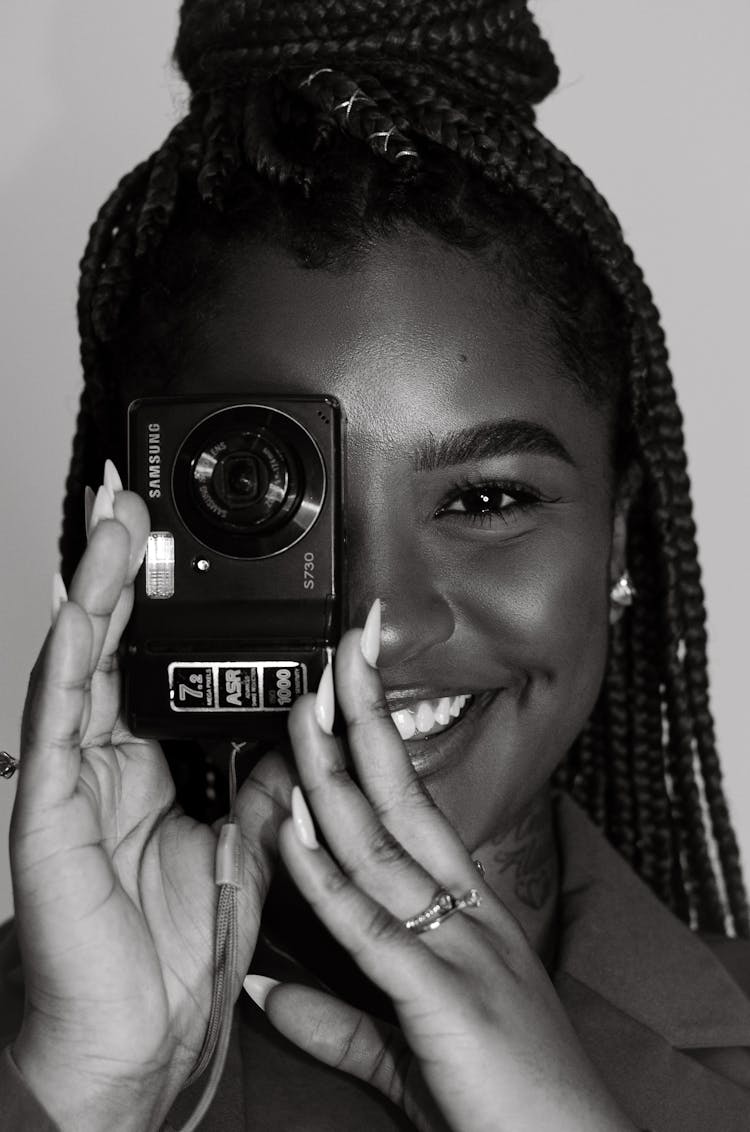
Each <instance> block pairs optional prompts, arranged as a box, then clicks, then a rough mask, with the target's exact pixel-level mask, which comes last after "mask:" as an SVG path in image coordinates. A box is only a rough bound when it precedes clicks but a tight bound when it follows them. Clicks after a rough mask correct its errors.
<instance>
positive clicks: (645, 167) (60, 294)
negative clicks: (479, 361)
mask: <svg viewBox="0 0 750 1132" xmlns="http://www.w3.org/2000/svg"><path fill="white" fill-rule="evenodd" d="M533 8H534V10H535V12H536V14H537V16H538V18H539V20H540V22H541V25H542V28H543V30H544V32H545V34H546V35H547V37H548V38H549V40H550V41H551V44H552V47H553V49H554V51H555V54H556V56H557V59H558V62H559V63H560V66H561V70H562V81H561V84H560V88H559V89H558V91H557V93H556V94H554V95H553V96H552V97H551V98H550V99H549V100H548V102H547V103H546V105H545V106H544V107H543V108H542V110H541V113H540V123H541V126H542V128H543V130H544V131H545V132H546V133H547V134H549V136H551V137H552V138H553V139H554V140H555V141H556V142H557V143H558V145H560V147H561V148H562V149H564V150H566V151H567V152H569V153H570V154H571V156H572V157H573V158H574V160H575V161H576V162H577V163H578V164H579V165H581V166H582V167H583V168H584V169H585V170H586V172H587V173H588V174H589V175H590V176H591V177H592V178H593V180H594V182H595V183H596V185H597V186H598V188H599V189H600V190H601V191H602V192H603V193H604V194H605V196H606V197H607V198H608V199H609V201H610V203H611V205H612V206H613V208H614V210H615V212H616V213H617V215H618V216H619V217H620V220H621V222H622V224H623V226H624V228H625V231H626V234H627V236H628V239H629V241H630V243H631V245H632V246H633V247H634V250H635V252H636V256H637V258H638V259H639V261H640V263H641V265H642V267H643V268H644V271H645V273H646V277H647V279H648V280H649V282H650V285H651V287H652V289H653V291H654V293H655V295H656V297H657V302H658V304H659V306H660V309H661V311H662V314H663V321H664V324H665V327H666V330H667V335H668V340H669V343H670V347H671V354H672V361H673V368H674V371H675V374H676V381H677V387H678V392H679V395H680V398H681V402H682V406H683V410H684V412H685V415H686V431H687V440H688V453H689V456H690V461H691V471H692V476H693V480H694V499H695V504H696V512H697V519H698V525H699V532H700V537H701V547H702V561H703V566H704V572H705V585H706V589H707V594H708V607H709V612H710V622H709V624H710V631H711V657H712V673H713V689H714V691H713V705H714V710H715V714H716V717H717V724H718V736H719V741H720V750H721V751H722V752H723V755H722V757H723V763H724V769H725V777H726V784H727V793H728V797H729V800H730V804H731V806H732V810H733V814H734V819H735V824H736V827H737V829H738V832H739V835H740V840H741V844H742V845H743V847H744V856H745V860H746V861H748V862H750V760H748V758H747V746H748V744H747V738H746V736H747V725H746V721H745V716H746V703H747V701H746V698H745V697H746V695H747V690H746V683H745V681H746V674H747V671H748V665H747V664H746V660H745V644H746V639H747V635H748V628H749V627H750V626H749V620H750V619H749V618H748V606H749V604H750V603H749V601H748V583H747V568H748V558H749V557H750V555H749V554H748V551H749V549H750V540H748V534H747V521H748V520H747V513H746V499H747V490H746V489H747V480H748V472H749V471H750V466H749V465H748V457H747V448H748V442H747V427H748V425H747V422H748V418H749V417H750V393H749V391H748V382H747V373H746V371H747V364H746V352H747V351H746V336H747V329H748V322H749V321H750V319H749V317H748V313H747V302H748V285H747V269H748V263H750V225H749V223H748V219H747V197H748V191H749V190H750V177H749V176H748V173H749V168H748V166H749V162H750V158H749V157H748V153H749V151H748V146H747V135H748V126H749V125H750V122H749V121H748V118H749V115H748V95H749V94H750V91H749V89H748V78H747V74H748V69H747V58H746V56H747V44H748V42H750V5H748V3H747V0H721V3H717V4H715V5H713V6H708V5H706V3H705V0H536V2H535V3H533ZM176 22H177V0H126V2H123V0H118V2H117V3H115V2H114V0H34V3H33V4H30V3H29V2H28V0H3V5H2V16H1V17H0V106H2V107H3V130H2V137H3V143H2V162H1V164H0V217H2V243H1V245H0V264H1V266H0V277H1V278H2V301H1V302H0V312H1V315H0V317H1V318H2V326H1V329H2V347H3V362H2V364H3V369H2V383H3V384H2V390H3V412H2V419H1V420H0V460H2V465H1V472H2V480H1V482H2V492H3V494H2V509H3V510H2V520H3V521H2V531H3V536H4V537H3V544H2V554H0V593H1V594H2V598H1V599H0V643H1V646H2V647H0V748H3V747H4V748H7V749H8V750H11V751H17V750H18V742H19V740H18V729H19V722H20V716H21V709H22V704H23V698H24V693H25V688H26V682H27V677H28V672H29V670H30V668H31V666H32V664H33V661H34V659H35V656H36V654H37V652H38V649H39V645H40V642H41V641H42V639H43V637H44V634H45V632H46V630H47V626H48V621H49V602H50V581H51V577H52V573H53V571H54V570H55V569H56V564H57V558H56V541H57V535H58V528H59V516H60V505H61V498H62V487H63V480H64V475H65V471H66V466H67V460H68V452H69V444H70V438H71V436H72V432H73V427H74V418H75V413H76V404H77V399H78V392H79V368H78V360H77V340H76V330H75V311H74V304H75V287H76V265H77V261H78V259H79V257H80V254H81V252H82V249H83V246H84V242H85V236H86V232H87V229H88V226H89V225H90V223H91V222H92V221H93V219H94V216H95V214H96V211H97V209H98V207H99V206H100V204H101V203H102V202H103V201H104V199H105V198H106V196H107V195H108V194H109V192H110V191H111V189H112V188H113V186H114V184H115V183H116V181H117V180H118V179H119V177H120V176H121V175H122V174H123V173H125V172H126V171H127V170H129V169H130V168H131V167H132V166H133V165H134V164H135V163H136V162H137V161H139V160H140V159H141V158H142V157H144V156H146V154H147V153H149V152H150V151H151V150H152V149H154V148H156V147H157V146H158V145H159V144H160V143H161V141H162V139H163V137H164V136H165V134H166V132H167V130H168V128H169V126H170V125H171V123H172V122H173V121H174V120H175V118H176V117H177V116H178V113H179V109H180V106H181V105H183V103H184V92H183V90H182V87H181V85H180V83H179V80H178V79H177V77H176V76H175V75H174V73H173V72H172V70H171V67H170V63H169V57H170V51H171V47H172V44H173V40H174V34H175V29H176ZM93 486H97V485H93ZM13 789H14V788H13V785H12V784H6V783H3V782H0V838H2V840H3V842H4V841H5V838H6V834H7V828H8V822H9V818H10V810H11V805H12V798H13ZM11 908H12V897H11V891H10V879H9V869H8V864H7V857H6V854H5V851H4V849H3V850H2V852H0V921H1V920H2V919H4V918H5V916H6V915H8V914H9V913H10V911H11Z"/></svg>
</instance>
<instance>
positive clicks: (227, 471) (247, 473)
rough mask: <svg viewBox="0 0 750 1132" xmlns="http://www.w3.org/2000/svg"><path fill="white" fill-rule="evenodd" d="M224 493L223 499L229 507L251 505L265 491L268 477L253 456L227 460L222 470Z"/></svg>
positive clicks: (241, 456)
mask: <svg viewBox="0 0 750 1132" xmlns="http://www.w3.org/2000/svg"><path fill="white" fill-rule="evenodd" d="M224 478H225V482H226V491H225V493H224V497H225V499H226V502H227V505H228V506H229V507H233V506H236V505H237V504H238V503H239V504H242V503H251V502H252V501H253V500H254V499H256V498H257V497H258V495H259V494H260V493H261V492H263V491H265V485H264V483H263V480H265V483H266V484H267V483H268V476H266V475H265V473H264V471H263V468H262V466H261V465H260V464H259V463H258V461H257V460H256V459H255V457H254V456H251V455H249V454H248V455H240V456H234V457H232V459H231V460H227V462H226V466H225V468H224Z"/></svg>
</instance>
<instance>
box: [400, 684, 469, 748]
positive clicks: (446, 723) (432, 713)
mask: <svg viewBox="0 0 750 1132" xmlns="http://www.w3.org/2000/svg"><path fill="white" fill-rule="evenodd" d="M473 700H474V697H473V696H472V695H471V694H469V693H462V694H460V695H457V696H442V697H441V698H440V699H437V700H416V701H415V702H414V703H413V704H410V705H409V706H408V707H403V708H399V709H398V710H397V711H392V712H391V719H392V720H393V722H394V723H395V725H396V728H397V730H398V733H399V735H400V736H401V738H402V739H429V738H430V737H431V736H432V735H439V734H441V732H443V731H447V730H448V729H449V728H450V727H453V726H454V725H455V724H456V723H457V722H458V721H459V719H461V718H462V717H463V716H464V715H465V714H466V712H467V711H468V710H469V707H470V706H471V704H472V703H473Z"/></svg>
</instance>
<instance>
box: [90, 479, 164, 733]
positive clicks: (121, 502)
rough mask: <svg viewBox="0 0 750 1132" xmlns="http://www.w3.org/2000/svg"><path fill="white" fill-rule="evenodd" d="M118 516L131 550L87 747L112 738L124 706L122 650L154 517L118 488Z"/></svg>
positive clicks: (100, 665) (94, 691)
mask: <svg viewBox="0 0 750 1132" xmlns="http://www.w3.org/2000/svg"><path fill="white" fill-rule="evenodd" d="M113 513H114V517H115V519H116V520H117V522H119V523H120V524H121V525H122V526H123V527H125V529H126V530H127V532H128V535H129V538H130V549H129V554H128V564H127V567H126V571H125V577H124V581H123V588H122V590H121V592H120V596H119V597H118V599H117V603H116V605H115V607H114V609H113V611H112V614H111V616H110V618H109V624H108V625H107V628H106V632H105V636H104V642H103V644H102V648H101V653H100V655H99V659H98V661H97V664H96V670H95V672H94V674H93V677H92V686H91V714H90V718H89V721H88V724H87V726H86V734H85V736H84V740H83V741H84V745H85V746H96V745H100V744H102V743H106V742H108V741H109V737H110V735H111V733H112V729H113V728H114V727H115V725H116V721H117V717H118V714H119V711H120V706H121V682H120V666H119V655H118V650H119V647H120V641H121V640H122V635H123V633H124V631H125V628H126V626H127V623H128V621H129V620H130V615H131V613H132V610H133V601H134V594H135V591H134V584H133V583H134V579H135V577H136V575H137V573H138V570H139V569H140V566H141V564H142V562H143V557H144V555H145V551H146V542H147V540H148V534H149V529H150V520H149V514H148V510H147V508H146V505H145V503H144V502H143V500H142V499H140V497H139V496H137V495H135V494H134V493H133V492H128V491H118V492H117V493H116V494H115V497H114V504H113Z"/></svg>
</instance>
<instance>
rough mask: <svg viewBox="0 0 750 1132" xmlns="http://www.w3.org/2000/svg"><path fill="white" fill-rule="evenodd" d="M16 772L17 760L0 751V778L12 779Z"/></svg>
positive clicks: (13, 756)
mask: <svg viewBox="0 0 750 1132" xmlns="http://www.w3.org/2000/svg"><path fill="white" fill-rule="evenodd" d="M17 770H18V759H17V758H16V756H15V755H11V754H9V753H8V752H7V751H0V778H12V777H13V775H14V774H15V773H16V771H17Z"/></svg>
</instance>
